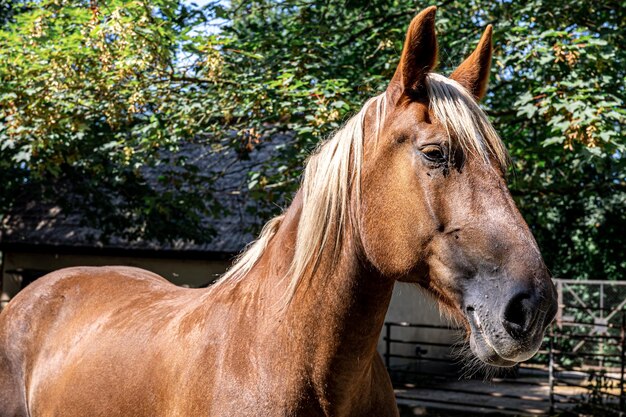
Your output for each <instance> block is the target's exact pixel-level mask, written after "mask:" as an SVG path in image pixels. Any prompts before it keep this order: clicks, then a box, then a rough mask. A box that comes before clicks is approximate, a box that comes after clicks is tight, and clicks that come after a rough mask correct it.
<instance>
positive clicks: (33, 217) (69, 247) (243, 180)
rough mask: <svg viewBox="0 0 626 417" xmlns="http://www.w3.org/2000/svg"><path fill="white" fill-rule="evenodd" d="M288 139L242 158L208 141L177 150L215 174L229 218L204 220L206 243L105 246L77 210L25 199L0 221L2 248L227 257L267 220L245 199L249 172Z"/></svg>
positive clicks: (120, 241) (117, 240)
mask: <svg viewBox="0 0 626 417" xmlns="http://www.w3.org/2000/svg"><path fill="white" fill-rule="evenodd" d="M290 137H291V135H289V134H277V135H274V136H272V138H271V140H267V141H264V142H263V143H262V144H260V145H258V146H257V147H256V148H255V149H254V150H253V151H252V152H249V153H247V154H246V158H242V157H241V156H240V155H239V154H238V153H237V152H236V151H234V150H232V149H227V150H225V151H223V152H214V151H213V150H212V149H211V147H210V146H207V145H206V144H203V143H204V142H206V141H197V142H194V143H190V144H186V145H185V146H184V147H183V148H182V149H181V152H184V154H185V156H186V158H187V160H188V161H189V162H190V163H193V164H195V165H196V166H197V167H198V168H200V170H201V171H202V172H207V171H211V172H213V173H215V174H218V175H216V178H217V179H216V181H215V182H214V183H213V184H212V188H214V189H215V190H219V191H217V192H216V193H217V194H218V195H216V197H217V198H219V201H220V204H222V205H223V206H224V208H225V209H226V211H227V212H228V214H227V215H225V216H221V217H219V218H213V217H206V218H203V220H202V222H203V223H205V224H209V225H210V227H211V228H212V229H214V230H215V232H216V233H215V236H214V238H213V239H212V240H210V241H209V242H208V243H202V244H198V243H196V242H193V241H187V240H184V239H178V240H174V241H172V242H169V243H160V242H156V241H146V240H141V239H138V240H133V241H129V240H127V239H124V238H121V237H119V236H110V237H107V239H106V243H105V242H104V241H103V239H101V237H102V233H101V231H99V230H97V229H95V228H93V227H89V226H86V225H85V224H84V223H85V222H84V219H83V217H84V216H81V213H80V212H67V211H64V210H63V209H62V208H61V207H59V206H58V205H53V204H47V203H43V202H40V201H33V200H28V199H24V200H23V201H22V202H21V203H18V204H16V205H15V206H14V207H13V209H12V210H11V212H10V213H9V214H7V215H6V216H5V217H4V218H3V219H2V222H1V223H0V249H2V250H4V251H8V250H19V249H21V250H25V249H28V250H37V251H42V250H45V251H48V250H50V249H55V250H57V251H64V252H109V253H111V252H119V253H120V254H124V253H127V252H128V250H132V251H133V252H134V255H137V253H136V252H142V253H143V254H144V255H147V256H149V255H154V256H162V255H163V253H164V252H168V253H169V254H170V255H171V256H178V255H180V254H181V253H183V252H184V254H185V256H193V255H194V254H196V255H198V256H202V257H206V256H207V254H209V255H212V257H223V258H226V257H229V256H231V255H232V254H234V253H237V252H240V251H241V250H242V249H243V248H244V247H245V245H246V244H247V243H248V242H250V241H252V240H253V239H254V235H253V232H252V231H254V230H257V229H258V227H259V226H260V225H262V224H263V223H264V220H265V219H263V218H262V215H259V214H258V213H257V211H256V210H255V202H254V200H252V199H251V198H250V196H249V192H248V187H247V184H248V180H249V179H248V173H249V172H250V171H251V170H253V169H254V168H255V167H259V166H260V165H262V164H263V163H266V162H268V161H269V160H270V159H271V158H272V156H273V155H275V154H276V153H277V152H278V149H279V148H280V147H282V146H284V143H285V142H286V141H287V140H288V139H289V138H290ZM168 168H169V169H172V167H168ZM174 169H175V168H174ZM158 170H159V168H152V172H149V171H148V172H147V173H146V177H156V175H158ZM155 184H156V181H155Z"/></svg>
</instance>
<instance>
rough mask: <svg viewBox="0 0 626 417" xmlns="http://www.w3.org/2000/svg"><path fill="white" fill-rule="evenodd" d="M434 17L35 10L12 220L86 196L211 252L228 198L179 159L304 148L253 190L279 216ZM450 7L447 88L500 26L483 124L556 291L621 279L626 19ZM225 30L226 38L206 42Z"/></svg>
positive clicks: (9, 115)
mask: <svg viewBox="0 0 626 417" xmlns="http://www.w3.org/2000/svg"><path fill="white" fill-rule="evenodd" d="M430 4H431V2H423V3H420V4H415V3H414V2H408V1H404V0H375V1H371V2H367V4H364V3H363V2H355V1H347V2H346V1H337V0H326V1H320V0H283V1H269V0H233V1H232V2H230V3H229V4H228V5H225V4H223V3H222V2H214V3H209V4H208V5H207V6H206V7H204V8H202V9H199V8H196V7H193V6H189V5H185V4H182V3H180V2H179V1H177V0H160V1H147V0H135V1H123V0H106V1H99V2H97V1H92V2H89V3H88V2H84V1H76V0H42V1H39V2H37V3H36V4H33V3H29V4H26V5H27V7H22V8H21V9H20V11H19V13H13V16H12V17H11V19H10V21H9V23H6V24H5V25H4V26H3V29H2V31H0V45H1V46H0V80H1V84H0V140H1V141H2V142H1V143H2V144H1V146H0V180H2V182H3V187H5V190H6V191H5V192H3V193H2V195H1V196H0V198H1V199H2V201H0V207H2V210H6V209H7V207H9V206H10V204H11V203H12V202H13V201H14V199H15V196H16V195H18V194H19V193H18V191H19V190H22V189H23V188H24V187H27V188H29V189H31V190H32V189H36V190H44V192H45V194H46V196H47V197H55V198H58V196H63V195H70V194H69V193H67V192H66V190H67V189H68V188H71V189H72V190H74V192H73V193H72V195H80V196H81V197H82V198H83V199H84V201H79V202H73V203H72V204H81V205H85V206H86V207H88V208H90V210H87V211H88V212H90V213H92V216H91V219H92V221H95V222H96V223H98V222H99V223H100V227H102V225H103V224H106V225H109V228H110V229H111V230H110V231H111V232H112V233H113V232H115V233H127V234H128V235H129V236H141V237H155V238H158V239H171V238H172V237H175V236H176V237H177V236H182V237H187V238H192V239H199V240H201V239H203V238H205V237H206V236H208V234H207V231H206V230H202V229H198V228H197V227H194V222H196V223H197V219H198V217H199V216H201V215H204V214H206V213H207V212H208V213H212V214H214V215H219V213H220V209H219V205H218V204H217V203H216V199H215V198H212V196H214V194H213V193H212V189H211V181H212V178H211V177H210V176H209V175H206V174H204V175H201V174H202V173H200V172H198V170H197V169H194V166H193V164H192V163H190V162H189V161H186V160H185V158H184V157H182V158H181V157H177V156H176V155H179V154H177V153H176V150H177V149H178V147H180V146H181V144H184V143H186V142H189V141H194V140H197V138H198V135H199V134H203V135H206V134H208V135H209V137H211V138H212V139H211V140H210V142H209V143H207V144H206V146H211V147H213V149H214V150H215V151H216V152H219V151H220V150H223V149H235V150H237V151H238V152H239V153H240V154H241V155H242V157H245V155H246V153H248V152H254V151H255V148H256V147H257V146H274V145H272V143H271V142H270V143H267V142H268V140H269V139H268V138H271V137H272V135H273V134H274V133H275V132H277V131H290V132H295V133H296V135H295V137H294V140H293V141H291V142H289V143H286V144H280V145H279V146H278V152H277V156H276V160H274V161H268V163H267V165H266V166H264V167H260V168H259V169H258V170H257V171H255V172H251V173H250V174H249V175H250V176H249V184H248V185H249V187H250V190H251V192H252V194H253V195H254V196H255V197H257V198H258V201H259V205H258V207H259V210H267V214H268V215H269V214H270V212H271V211H273V210H276V208H275V205H274V204H273V202H275V201H280V199H281V196H284V195H285V194H289V193H290V192H293V190H294V189H295V188H297V186H298V181H299V176H300V172H301V167H302V165H303V163H304V160H305V159H306V156H307V155H308V153H309V152H310V150H311V149H312V148H313V147H315V146H316V144H317V143H319V141H320V140H321V139H322V138H324V137H326V136H328V135H329V134H330V133H331V132H332V131H333V130H335V129H336V128H337V127H338V126H340V124H341V123H342V122H343V121H344V120H346V118H347V117H348V116H349V115H350V114H352V113H354V112H356V111H358V109H359V108H360V107H361V105H362V104H363V103H364V102H365V100H366V99H367V98H369V97H371V96H373V95H375V94H377V93H379V92H381V91H383V89H384V88H385V85H386V82H387V81H388V80H389V79H390V78H391V75H392V74H393V71H394V70H395V66H396V64H397V60H398V58H399V51H400V49H401V47H402V41H403V37H404V31H405V29H406V26H407V25H408V22H409V21H410V19H411V18H412V16H413V15H414V14H415V13H416V12H417V11H419V10H421V9H422V8H424V7H426V6H428V5H430ZM438 5H439V6H440V7H439V10H438V20H437V30H438V33H439V43H440V47H441V53H440V57H441V58H440V61H441V62H440V69H439V70H440V71H441V72H443V73H444V74H446V73H449V72H450V71H451V70H452V69H453V68H454V67H455V66H456V65H457V64H458V63H460V62H461V60H462V58H463V57H464V56H466V55H467V54H468V53H469V52H470V51H471V48H472V47H473V46H474V45H475V44H476V42H477V41H478V39H479V37H480V33H481V31H482V30H483V29H484V26H485V25H486V24H487V23H492V24H493V25H494V29H495V32H494V41H495V51H494V66H493V69H492V80H491V85H490V91H489V94H488V96H487V98H486V100H485V102H484V106H485V107H486V109H487V111H488V113H489V114H490V116H491V117H492V120H493V122H494V124H495V125H496V128H497V129H498V131H499V132H500V134H501V136H502V137H503V139H504V140H505V142H506V143H507V145H508V147H509V149H510V151H511V155H512V158H513V167H512V170H511V173H510V184H511V188H512V191H513V193H514V196H515V197H516V199H517V201H518V204H519V207H520V209H521V211H522V213H523V214H524V216H525V217H526V219H527V220H528V222H529V224H530V225H531V227H532V228H533V231H534V233H535V235H536V237H537V239H538V241H539V244H540V246H541V247H542V250H543V252H544V255H545V256H546V258H547V262H548V264H549V266H550V267H551V268H552V272H553V273H554V274H555V275H559V276H567V277H580V278H610V279H620V278H622V277H623V275H624V273H625V272H626V255H625V254H624V251H623V249H622V248H623V247H624V245H625V244H626V237H625V236H624V233H623V230H626V216H625V214H624V205H625V204H624V203H625V200H626V179H625V160H624V156H623V155H624V151H625V147H626V141H625V140H624V121H625V119H626V109H625V105H624V103H625V100H626V93H625V91H624V80H625V78H626V52H624V49H623V48H621V46H622V45H623V44H624V42H625V41H626V39H625V37H626V34H625V30H624V27H626V21H625V20H626V17H625V14H626V4H625V3H624V2H623V1H621V0H609V1H604V2H591V1H581V2H571V1H566V0H529V1H526V2H509V1H493V0H489V1H488V0H465V1H460V0H457V1H451V0H443V1H442V2H440V3H438ZM216 18H219V19H222V23H221V25H220V27H219V30H217V31H207V30H206V28H207V25H210V24H211V22H213V21H214V19H216ZM203 137H206V136H203ZM166 151H167V152H166ZM164 155H167V156H168V158H170V159H172V160H173V161H174V162H175V163H177V164H178V165H180V166H182V167H184V168H183V170H182V171H181V170H172V172H171V175H164V176H163V178H162V179H161V183H162V184H161V185H162V186H161V187H157V188H155V187H154V186H152V185H150V184H149V183H148V181H147V179H146V178H145V172H146V170H145V169H143V167H145V166H154V165H157V164H159V163H161V161H162V159H163V158H164V157H165V156H164ZM181 172H182V173H184V174H181ZM155 189H158V190H161V191H163V190H166V192H156V191H155ZM76 191H78V193H77V192H76ZM29 192H31V193H32V192H33V191H29ZM38 192H39V191H38ZM110 196H114V198H111V197H110ZM181 213H190V215H189V216H182V215H181ZM155 225H160V226H158V227H157V226H155Z"/></svg>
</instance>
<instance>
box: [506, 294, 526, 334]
mask: <svg viewBox="0 0 626 417" xmlns="http://www.w3.org/2000/svg"><path fill="white" fill-rule="evenodd" d="M532 317H533V306H532V302H531V295H530V294H529V293H527V292H523V293H519V294H517V295H516V296H514V297H513V298H511V300H510V301H509V303H508V304H507V306H506V308H505V309H504V314H503V317H502V325H503V326H504V328H505V329H506V331H507V333H508V334H510V335H511V337H513V338H515V339H519V338H521V337H522V336H523V335H524V333H525V332H526V331H527V330H528V327H529V326H530V324H531V321H532Z"/></svg>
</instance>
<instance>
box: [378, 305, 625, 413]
mask: <svg viewBox="0 0 626 417" xmlns="http://www.w3.org/2000/svg"><path fill="white" fill-rule="evenodd" d="M581 308H584V307H581ZM616 315H617V317H619V320H618V324H615V323H606V324H599V323H597V322H593V323H587V322H576V321H566V320H561V322H560V323H559V324H560V325H558V324H553V325H551V327H550V328H549V330H548V334H547V337H546V338H545V340H544V344H543V346H542V348H541V350H540V351H539V353H538V355H536V356H535V358H533V359H532V360H531V361H529V362H526V363H524V364H523V365H521V366H519V367H517V368H515V369H513V370H511V371H508V373H506V374H504V375H500V376H497V377H495V378H493V379H492V380H491V383H490V384H484V383H482V382H478V381H475V380H472V379H471V377H474V378H475V377H476V376H478V377H479V379H483V378H484V375H483V374H481V373H480V372H479V373H478V375H471V369H469V370H468V369H467V368H466V367H465V368H464V367H463V366H462V365H461V360H460V359H459V358H457V357H456V356H455V354H454V348H453V349H452V350H451V347H453V346H454V343H451V342H442V341H441V339H445V337H441V335H439V336H438V337H434V336H432V332H440V333H448V338H449V339H455V338H456V337H457V336H458V330H457V329H451V328H449V327H445V326H436V325H426V324H413V323H394V322H387V323H385V336H384V341H385V352H384V355H383V356H384V360H385V365H386V366H387V369H388V370H389V373H390V375H391V376H392V380H393V382H394V385H395V386H396V388H397V390H396V393H397V397H398V399H399V400H405V401H418V402H422V403H427V404H435V405H437V403H439V404H440V405H442V404H443V403H445V406H446V407H460V408H464V409H467V408H469V409H472V408H473V409H474V411H477V410H483V411H484V410H488V411H499V412H512V413H517V414H530V415H541V414H554V413H562V414H574V415H577V414H579V413H591V414H592V415H600V414H602V415H626V413H624V411H625V410H626V408H625V400H626V395H625V394H624V388H625V387H624V379H625V378H624V367H625V363H626V360H625V327H626V326H625V322H624V320H625V313H624V311H623V310H620V312H619V313H616ZM598 326H600V327H602V328H601V329H599V330H598V328H597V327H598ZM408 329H413V330H414V329H420V330H422V331H424V332H431V334H430V336H429V337H425V338H421V339H413V338H411V337H406V334H407V330H408ZM592 330H593V331H592ZM580 341H584V342H585V346H601V347H602V348H601V349H593V350H592V351H589V350H584V349H582V348H580V347H578V349H577V350H574V349H575V348H576V347H577V346H578V344H579V342H580ZM462 377H470V379H469V380H466V381H463V380H460V378H462Z"/></svg>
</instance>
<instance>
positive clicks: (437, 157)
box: [420, 145, 446, 163]
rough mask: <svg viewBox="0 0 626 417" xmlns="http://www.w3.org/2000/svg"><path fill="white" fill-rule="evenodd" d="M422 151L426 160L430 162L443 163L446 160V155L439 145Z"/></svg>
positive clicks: (428, 146) (430, 146)
mask: <svg viewBox="0 0 626 417" xmlns="http://www.w3.org/2000/svg"><path fill="white" fill-rule="evenodd" d="M420 151H421V152H422V155H423V156H424V158H426V159H427V160H429V161H430V162H436V163H441V162H445V160H446V154H445V152H444V151H443V149H442V148H441V146H439V145H426V146H425V147H423V148H422V149H420Z"/></svg>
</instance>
